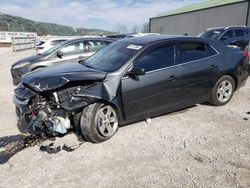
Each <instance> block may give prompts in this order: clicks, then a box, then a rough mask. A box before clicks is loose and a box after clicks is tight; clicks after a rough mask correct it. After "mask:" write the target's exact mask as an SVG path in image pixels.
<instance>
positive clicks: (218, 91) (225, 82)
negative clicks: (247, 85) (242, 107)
mask: <svg viewBox="0 0 250 188" xmlns="http://www.w3.org/2000/svg"><path fill="white" fill-rule="evenodd" d="M234 91H235V81H234V79H233V78H232V77H231V76H227V75H225V76H222V77H221V78H220V79H219V80H218V81H217V82H216V84H215V86H214V88H213V90H212V95H211V98H210V101H209V102H210V103H212V104H213V105H215V106H222V105H225V104H227V103H228V102H229V101H230V100H231V98H232V97H233V94H234Z"/></svg>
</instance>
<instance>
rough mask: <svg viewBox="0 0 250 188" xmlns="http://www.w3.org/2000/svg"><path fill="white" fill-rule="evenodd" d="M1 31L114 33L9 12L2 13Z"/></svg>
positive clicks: (45, 33) (54, 33)
mask: <svg viewBox="0 0 250 188" xmlns="http://www.w3.org/2000/svg"><path fill="white" fill-rule="evenodd" d="M0 31H19V32H21V31H25V32H36V33H37V34H38V35H40V36H42V35H58V36H59V35H60V36H71V35H105V34H112V32H110V31H105V30H101V29H86V28H77V29H74V28H73V27H69V26H65V25H59V24H54V23H43V22H36V21H32V20H28V19H25V18H22V17H17V16H11V15H8V14H4V13H0Z"/></svg>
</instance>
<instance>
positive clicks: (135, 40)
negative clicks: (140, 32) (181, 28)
mask: <svg viewBox="0 0 250 188" xmlns="http://www.w3.org/2000/svg"><path fill="white" fill-rule="evenodd" d="M181 39H193V40H199V41H204V39H201V38H198V37H190V36H185V35H148V36H141V37H131V38H125V39H121V40H119V41H121V42H126V43H131V44H140V45H147V44H150V43H153V42H160V41H166V40H181Z"/></svg>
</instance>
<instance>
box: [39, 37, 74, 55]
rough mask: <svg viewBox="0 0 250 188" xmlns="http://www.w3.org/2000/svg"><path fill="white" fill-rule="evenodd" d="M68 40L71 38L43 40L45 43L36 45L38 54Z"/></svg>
mask: <svg viewBox="0 0 250 188" xmlns="http://www.w3.org/2000/svg"><path fill="white" fill-rule="evenodd" d="M66 40H70V39H67V38H62V39H60V38H56V39H48V40H46V41H43V43H40V44H39V45H37V46H36V47H35V49H36V53H37V54H41V53H43V52H45V51H47V50H49V49H50V48H52V47H54V46H55V45H57V44H59V43H61V42H64V41H66Z"/></svg>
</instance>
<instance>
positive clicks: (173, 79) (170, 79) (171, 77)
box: [168, 75, 177, 81]
mask: <svg viewBox="0 0 250 188" xmlns="http://www.w3.org/2000/svg"><path fill="white" fill-rule="evenodd" d="M176 79H177V78H176V76H174V75H172V76H170V77H169V78H168V81H175V80H176Z"/></svg>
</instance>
